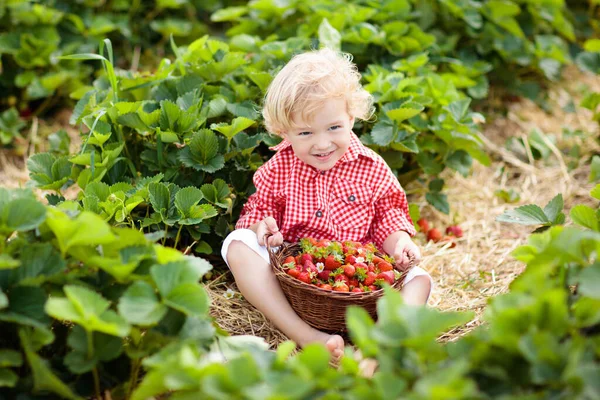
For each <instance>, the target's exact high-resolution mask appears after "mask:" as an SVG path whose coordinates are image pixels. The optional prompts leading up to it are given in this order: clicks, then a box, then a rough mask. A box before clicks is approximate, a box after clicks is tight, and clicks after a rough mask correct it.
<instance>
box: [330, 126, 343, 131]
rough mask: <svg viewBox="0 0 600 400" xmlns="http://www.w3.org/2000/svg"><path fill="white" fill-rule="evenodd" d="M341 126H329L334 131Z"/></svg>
mask: <svg viewBox="0 0 600 400" xmlns="http://www.w3.org/2000/svg"><path fill="white" fill-rule="evenodd" d="M340 128H341V126H340V125H333V126H332V127H331V128H329V129H330V130H332V131H335V130H336V129H340Z"/></svg>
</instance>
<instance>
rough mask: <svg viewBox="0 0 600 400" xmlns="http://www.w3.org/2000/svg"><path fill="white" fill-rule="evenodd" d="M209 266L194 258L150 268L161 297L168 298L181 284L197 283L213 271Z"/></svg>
mask: <svg viewBox="0 0 600 400" xmlns="http://www.w3.org/2000/svg"><path fill="white" fill-rule="evenodd" d="M190 260H191V261H190ZM207 264H208V263H207V262H206V261H204V260H201V259H197V258H196V257H192V258H191V259H186V260H185V261H175V262H169V263H167V264H164V265H154V266H152V267H151V268H150V275H151V276H152V278H153V279H154V283H155V284H156V286H157V287H158V291H159V292H160V294H161V296H163V297H167V296H168V295H169V293H171V291H172V290H173V289H174V288H175V287H177V286H178V285H180V284H184V283H197V282H198V281H199V280H200V277H202V276H203V275H204V274H205V273H206V272H208V271H209V270H210V269H211V266H210V264H208V265H207Z"/></svg>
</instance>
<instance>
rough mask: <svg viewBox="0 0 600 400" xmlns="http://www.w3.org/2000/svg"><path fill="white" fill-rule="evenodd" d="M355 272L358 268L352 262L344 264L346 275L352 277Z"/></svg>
mask: <svg viewBox="0 0 600 400" xmlns="http://www.w3.org/2000/svg"><path fill="white" fill-rule="evenodd" d="M355 273H356V268H355V267H354V265H350V264H346V265H344V274H346V276H347V277H348V278H352V277H353V276H354V274H355Z"/></svg>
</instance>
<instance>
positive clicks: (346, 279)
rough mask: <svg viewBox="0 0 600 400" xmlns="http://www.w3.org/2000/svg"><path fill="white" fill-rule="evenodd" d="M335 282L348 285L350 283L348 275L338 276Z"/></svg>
mask: <svg viewBox="0 0 600 400" xmlns="http://www.w3.org/2000/svg"><path fill="white" fill-rule="evenodd" d="M334 280H335V281H336V282H345V283H348V281H349V279H348V277H347V276H346V275H344V274H339V275H336V277H335V278H334Z"/></svg>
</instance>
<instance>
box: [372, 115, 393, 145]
mask: <svg viewBox="0 0 600 400" xmlns="http://www.w3.org/2000/svg"><path fill="white" fill-rule="evenodd" d="M394 131H395V128H394V125H393V124H392V123H391V122H389V121H388V120H383V121H379V122H378V123H376V124H375V125H374V126H373V129H372V130H371V138H372V139H373V143H375V144H376V145H378V146H388V145H389V144H390V143H391V142H392V141H393V140H394V136H395V134H394Z"/></svg>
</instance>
